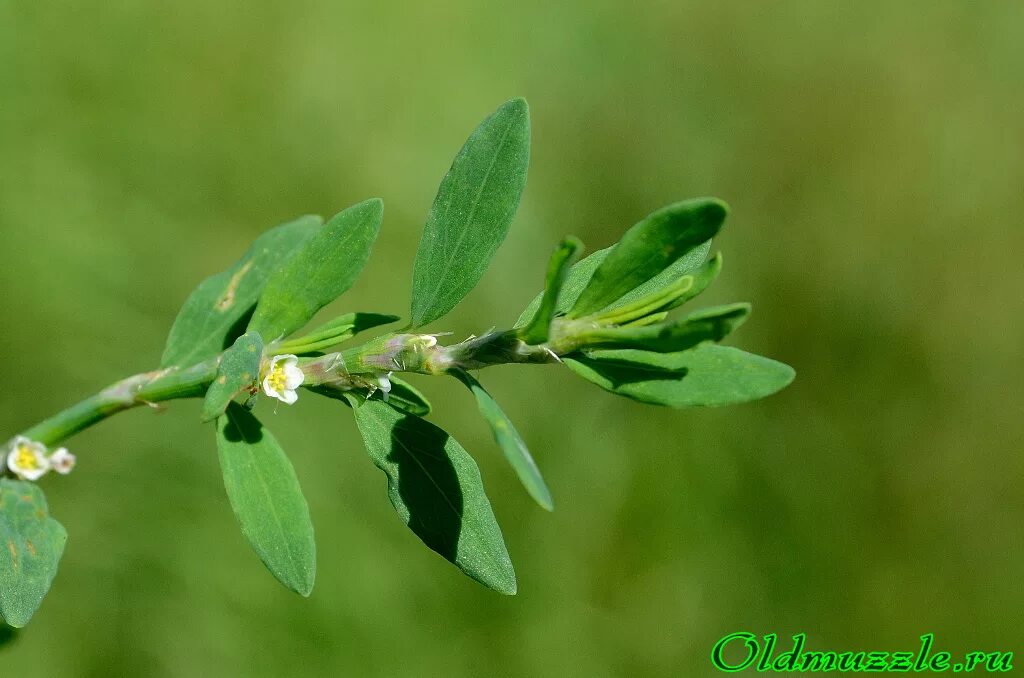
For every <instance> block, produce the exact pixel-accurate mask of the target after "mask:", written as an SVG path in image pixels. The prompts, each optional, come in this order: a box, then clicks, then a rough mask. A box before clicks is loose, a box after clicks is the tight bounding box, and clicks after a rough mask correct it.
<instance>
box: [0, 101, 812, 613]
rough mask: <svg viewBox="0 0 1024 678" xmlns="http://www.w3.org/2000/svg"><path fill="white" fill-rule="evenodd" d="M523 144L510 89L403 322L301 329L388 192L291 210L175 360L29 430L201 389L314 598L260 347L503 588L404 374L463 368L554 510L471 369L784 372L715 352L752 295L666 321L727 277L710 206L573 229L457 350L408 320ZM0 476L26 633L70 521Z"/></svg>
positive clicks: (257, 537) (782, 377) (663, 382)
mask: <svg viewBox="0 0 1024 678" xmlns="http://www.w3.org/2000/svg"><path fill="white" fill-rule="evenodd" d="M529 154H530V120H529V111H528V108H527V105H526V102H525V101H523V100H521V99H515V100H512V101H509V102H507V103H506V104H504V105H502V106H501V107H500V108H498V110H497V111H495V112H494V113H493V114H492V115H491V116H490V117H488V118H487V119H486V120H484V122H483V123H481V124H480V126H479V127H478V128H477V129H476V131H474V132H473V134H472V135H471V136H470V137H469V139H468V141H466V144H465V145H464V146H463V148H462V150H461V151H460V152H459V154H458V155H457V156H456V158H455V161H454V162H453V164H452V167H451V170H450V171H449V172H448V174H447V175H446V176H445V178H444V180H443V181H442V183H441V186H440V189H439V190H438V194H437V197H436V199H435V201H434V204H433V206H432V208H431V211H430V215H429V217H428V220H427V224H426V227H425V228H424V232H423V237H422V240H421V241H420V246H419V250H418V251H417V254H416V261H415V264H414V270H413V290H412V318H411V323H410V325H409V326H407V327H406V328H405V329H404V330H400V331H398V332H387V333H384V334H382V335H380V336H377V337H373V338H371V339H369V340H368V341H366V342H364V343H363V344H361V345H359V346H355V347H349V348H343V349H339V350H337V351H336V352H334V353H324V351H325V350H327V349H330V348H331V347H334V346H336V345H338V344H341V343H342V342H345V341H347V340H348V339H351V338H352V337H354V336H355V335H356V334H358V333H360V332H363V331H367V330H370V329H373V328H377V327H380V326H382V325H386V324H389V323H392V322H394V321H396V320H397V318H396V317H395V316H391V315H384V314H378V313H347V314H344V315H341V316H338V317H336V318H334V319H332V320H330V321H328V322H327V323H325V324H323V325H320V326H319V327H316V328H315V329H313V330H312V331H311V332H309V333H308V334H305V335H303V336H292V335H293V334H294V333H295V332H297V331H298V330H300V329H301V328H303V327H304V326H306V325H307V324H308V323H309V322H310V321H311V320H312V319H313V317H314V316H315V315H316V314H317V313H318V312H319V311H320V310H321V309H322V308H323V307H324V306H326V305H327V304H329V303H331V302H332V301H334V300H335V299H337V298H338V297H339V296H340V295H341V294H343V293H344V292H345V291H346V290H348V289H349V287H350V286H351V285H352V284H353V283H354V282H355V280H356V278H357V277H358V276H359V274H360V273H361V271H362V269H363V267H364V265H365V264H366V262H367V260H368V259H369V255H370V251H371V248H372V247H373V244H374V242H375V241H376V239H377V235H378V232H379V230H380V225H381V220H382V217H383V203H382V202H381V201H380V200H377V199H373V200H367V201H364V202H361V203H358V204H356V205H354V206H352V207H350V208H348V209H346V210H344V211H343V212H341V213H339V214H337V215H336V216H335V217H333V218H332V219H331V220H330V221H329V222H328V223H327V224H326V225H324V226H323V227H321V226H320V220H319V219H318V218H315V217H303V218H301V219H298V220H296V221H293V222H290V223H288V224H284V225H281V226H278V227H277V228H274V229H272V230H271V231H269V232H268V233H267V234H265V235H263V236H261V237H260V238H259V239H257V241H256V242H255V243H254V244H253V246H252V248H251V249H250V250H249V252H248V253H247V254H246V256H245V257H243V258H242V260H240V261H239V262H237V263H236V264H235V265H234V266H233V267H232V268H231V269H229V270H227V271H225V272H224V273H221V274H219V275H217V276H214V277H212V278H210V279H208V280H207V281H205V282H204V283H203V284H201V285H200V286H199V288H198V289H197V290H196V291H195V292H194V293H193V295H192V296H191V297H190V298H189V300H188V301H187V302H186V304H185V307H184V308H183V309H182V311H181V313H180V314H179V316H178V319H177V320H176V322H175V324H174V327H173V329H172V331H171V335H170V338H169V339H168V343H167V349H166V351H165V356H164V365H165V366H168V367H171V368H172V369H169V370H166V371H163V372H159V373H144V374H141V375H136V376H135V377H130V378H128V379H126V380H123V381H121V382H118V383H117V384H115V385H114V386H112V387H110V388H108V389H106V390H104V391H103V392H101V393H100V394H99V395H97V396H95V397H94V398H92V399H89V400H86V401H84V402H83V403H80V404H79V405H77V406H75V407H72V408H70V409H69V410H67V411H65V412H64V413H62V414H60V415H58V416H57V417H55V418H54V419H52V420H48V421H46V422H43V423H42V424H40V425H39V426H37V427H36V428H35V429H33V431H34V432H37V433H40V437H43V438H45V439H46V440H48V441H50V440H51V439H52V440H56V439H59V438H62V437H65V436H66V434H67V433H68V432H75V431H77V430H81V429H83V428H85V427H87V426H89V425H91V424H92V423H95V422H96V421H99V420H100V419H102V418H103V417H105V416H109V415H110V414H112V413H114V412H117V411H121V410H123V409H127V408H129V407H132V406H135V405H139V404H143V403H151V402H160V401H163V400H170V399H173V398H179V397H195V396H196V395H200V394H205V398H204V402H203V406H202V412H201V418H202V420H203V421H212V420H215V419H216V420H217V449H218V455H219V459H220V465H221V470H222V472H223V476H224V486H225V489H226V491H227V495H228V499H229V501H230V503H231V506H232V509H233V510H234V513H235V515H236V517H237V518H238V522H239V524H240V525H241V528H242V533H243V534H244V535H245V537H246V539H248V540H249V543H250V544H251V545H252V548H253V550H255V552H256V554H257V555H258V556H259V558H260V559H261V560H262V561H263V563H264V564H265V565H266V566H267V568H268V569H269V570H270V571H271V573H273V575H274V576H275V577H276V578H277V579H278V580H279V581H280V582H281V583H282V584H284V585H285V586H286V587H288V588H289V589H291V590H292V591H295V592H296V593H299V594H301V595H302V596H308V595H309V594H310V592H311V591H312V589H313V584H314V579H315V573H316V544H315V541H314V534H313V525H312V521H311V519H310V514H309V508H308V506H307V503H306V500H305V498H304V497H303V494H302V490H301V489H300V487H299V482H298V479H297V478H296V475H295V470H294V469H293V467H292V465H291V463H290V462H289V460H288V458H287V457H286V456H285V454H284V452H283V451H282V449H281V447H280V446H279V445H278V443H277V441H276V440H275V439H274V437H273V436H272V435H271V434H270V432H269V431H268V430H266V429H265V428H264V427H263V425H262V424H261V423H260V422H259V420H257V419H256V417H255V416H254V415H253V414H251V412H250V407H249V406H250V405H253V404H254V403H255V399H256V398H257V397H259V388H258V386H259V377H260V371H261V368H262V367H263V365H264V360H265V359H275V360H278V361H279V360H280V359H281V358H282V357H285V358H284V359H285V362H284V363H282V364H283V365H286V370H285V372H284V375H285V377H286V379H285V382H286V384H287V387H286V388H283V390H282V389H278V390H279V392H278V393H277V395H276V396H275V397H279V398H280V399H282V400H284V401H285V402H287V403H289V404H291V403H294V402H296V400H297V398H298V394H297V393H296V392H295V389H297V388H298V387H299V385H300V384H301V385H302V386H303V387H305V389H307V390H308V391H311V392H313V393H316V394H319V395H322V396H326V397H329V398H333V399H336V400H341V401H342V402H344V403H345V404H346V405H348V406H349V407H350V408H351V410H352V411H353V412H354V416H355V421H356V424H357V426H358V428H359V431H360V434H361V436H362V439H363V442H364V444H365V447H366V449H367V452H368V453H369V456H370V459H371V460H372V461H373V463H374V464H375V465H376V466H377V467H378V468H379V469H380V470H381V471H383V472H384V474H385V476H386V477H387V484H388V497H389V499H390V500H391V503H392V505H393V506H394V508H395V510H396V511H397V512H398V514H399V517H400V518H401V519H402V521H403V522H404V523H405V524H406V525H407V526H408V527H409V528H410V529H411V530H412V531H413V532H414V533H415V534H416V535H417V536H418V537H419V538H420V539H421V540H422V541H423V542H424V543H425V544H426V545H427V546H428V547H429V548H431V549H432V550H434V551H436V552H437V553H439V554H440V555H442V556H443V557H445V558H446V559H448V560H449V561H451V562H452V563H454V564H455V565H456V566H457V567H459V568H460V569H461V570H462V571H463V572H464V573H466V574H467V575H469V576H470V577H472V578H473V579H475V580H477V581H479V582H481V583H482V584H484V585H485V586H488V587H490V588H492V589H494V590H495V591H498V592H500V593H503V594H509V595H511V594H514V593H515V592H516V577H515V572H514V570H513V567H512V563H511V561H510V559H509V555H508V551H507V549H506V546H505V543H504V540H503V537H502V533H501V529H500V528H499V527H498V524H497V521H496V520H495V516H494V513H493V511H492V509H491V505H490V502H489V500H488V498H487V495H486V494H485V492H484V487H483V481H482V479H481V477H480V471H479V469H478V468H477V465H476V462H475V461H474V460H473V458H472V457H471V456H470V455H469V453H468V452H467V451H466V450H465V449H464V448H463V447H462V446H461V445H460V444H459V443H458V442H457V441H456V440H455V439H454V438H452V437H451V436H449V435H448V434H447V433H446V432H445V431H443V430H442V429H440V428H438V427H437V426H435V425H434V424H432V423H430V422H428V421H426V420H425V419H423V417H425V416H427V415H428V414H430V412H431V406H430V403H429V401H428V400H427V398H426V396H424V395H423V394H422V393H421V392H420V391H419V390H418V389H416V388H415V387H413V386H412V385H411V384H409V383H407V382H406V381H404V380H402V379H401V378H400V377H398V376H396V373H406V372H408V373H419V374H424V375H432V376H436V375H443V374H449V375H452V376H454V377H456V378H457V379H459V380H460V381H461V382H462V383H463V384H464V385H465V386H466V387H467V388H468V389H469V390H470V392H471V393H472V394H473V396H474V398H475V400H476V406H477V409H478V410H479V413H480V415H481V416H482V417H483V418H484V420H485V421H486V422H487V423H488V425H489V426H490V428H491V431H492V433H493V435H494V439H495V441H496V443H497V444H498V446H499V447H500V448H501V450H502V453H503V454H504V456H505V458H506V459H507V460H508V462H509V464H510V465H511V466H512V468H513V470H514V471H515V473H516V475H517V476H518V478H519V480H520V482H521V483H522V484H523V486H524V487H525V488H526V490H527V492H528V493H529V494H530V496H531V497H532V498H533V499H534V500H535V501H536V502H537V503H538V504H539V505H540V506H541V507H543V508H544V509H547V510H549V511H550V510H552V508H553V500H552V497H551V492H550V491H549V489H548V487H547V485H546V483H545V482H544V479H543V478H542V476H541V473H540V471H539V469H538V468H537V464H536V463H535V462H534V460H533V457H532V456H531V454H530V452H529V450H528V449H527V446H526V443H525V442H524V441H523V438H522V436H521V435H520V434H519V432H518V431H517V430H516V428H515V426H514V425H513V424H512V422H511V421H510V420H509V418H508V417H507V416H506V415H505V413H504V411H502V409H501V407H500V406H499V405H498V404H497V402H496V401H495V400H494V398H492V397H491V395H490V394H489V393H488V392H487V391H486V390H485V389H484V388H483V386H482V385H481V384H480V382H479V381H478V380H477V379H476V378H475V377H474V376H471V374H470V373H469V371H470V370H476V369H481V368H483V367H487V366H490V365H500V364H509V363H559V362H562V363H564V364H565V365H566V366H568V368H569V369H570V370H572V371H573V372H574V373H576V374H577V375H579V376H581V377H582V378H584V379H586V380H587V381H590V382H592V383H594V384H597V385H598V386H600V387H601V388H603V389H605V390H608V391H610V392H612V393H615V394H617V395H622V396H624V397H628V398H632V399H634V400H638V401H642V402H648V403H653V404H659V405H666V406H670V407H688V406H698V405H722V404H729V403H737V402H744V401H747V400H752V399H755V398H760V397H764V396H766V395H769V394H771V393H774V392H775V391H777V390H779V389H780V388H782V387H784V386H785V385H786V384H788V383H789V382H790V381H791V380H792V378H793V371H792V369H791V368H789V367H787V366H785V365H782V364H781V363H777V362H775V361H772V360H769V359H767V358H761V357H759V356H754V355H751V354H748V353H744V352H743V351H740V350H738V349H733V348H725V347H721V346H717V345H715V343H714V342H718V341H721V340H722V339H723V338H724V337H726V336H727V335H728V334H729V333H730V332H731V331H733V330H734V329H736V328H737V327H738V326H739V325H740V324H742V323H743V321H744V320H745V319H746V317H747V315H748V314H749V312H750V307H749V305H747V304H730V305H726V306H718V307H714V308H709V309H704V310H700V311H695V312H691V313H689V314H688V315H686V316H685V317H682V318H675V319H670V318H669V317H668V314H669V312H670V311H672V310H673V309H675V308H677V307H678V306H680V305H681V304H683V303H685V302H687V301H689V300H691V299H693V298H694V297H696V296H697V295H699V294H700V293H701V292H703V291H704V290H705V289H706V288H707V287H708V286H709V285H710V284H711V282H713V281H714V280H715V278H716V277H717V275H718V274H719V271H720V270H721V256H720V255H715V256H714V257H712V258H711V259H709V260H707V261H705V259H706V257H707V255H708V252H709V251H710V240H711V238H712V237H713V236H714V235H715V234H717V233H718V230H719V229H720V227H721V225H722V223H723V220H724V219H725V216H726V207H725V205H724V203H722V202H721V201H718V200H716V199H713V198H702V199H697V200H689V201H684V202H678V203H675V204H672V205H669V206H667V207H664V208H662V209H660V210H657V211H655V212H653V213H652V214H650V215H648V216H647V217H645V218H644V219H642V220H641V221H640V222H639V223H637V224H636V225H635V226H633V227H632V228H630V229H629V230H627V231H626V232H625V234H624V235H623V236H622V238H621V240H620V241H619V242H618V243H617V244H615V245H613V246H612V247H609V248H607V249H604V250H600V251H598V252H595V253H594V254H592V255H590V256H589V257H587V258H585V259H583V260H582V261H579V262H576V259H577V256H578V255H579V253H580V252H581V251H582V249H583V245H582V243H580V242H579V241H578V240H576V239H575V238H572V237H567V238H566V239H565V240H563V241H562V243H561V244H560V245H559V247H558V248H557V249H556V251H555V252H554V254H553V255H552V257H551V259H550V262H549V265H548V269H547V275H546V278H545V287H544V290H543V292H542V293H541V294H540V295H538V296H537V297H536V298H535V299H534V300H533V301H532V302H531V303H530V305H529V306H528V307H527V309H526V310H525V311H524V312H523V314H522V315H521V316H520V318H519V320H518V321H517V322H516V326H515V327H514V328H513V329H511V330H504V331H503V330H491V331H487V332H484V333H483V334H482V335H480V336H475V335H474V336H471V337H470V338H469V339H467V340H465V341H463V342H460V343H456V344H452V345H449V346H444V345H440V344H438V337H439V336H443V335H432V334H431V335H428V334H417V333H412V332H410V331H409V330H410V328H419V327H421V326H423V325H425V324H427V323H429V322H432V321H434V320H436V319H438V318H440V317H441V316H443V315H444V314H446V313H448V312H449V311H450V310H451V309H452V308H454V306H455V305H456V304H457V303H458V302H459V301H460V300H461V299H462V298H463V297H464V296H465V295H466V294H467V293H468V292H469V291H470V290H471V289H472V288H473V287H474V286H475V285H476V283H477V282H478V281H479V279H480V277H481V276H482V275H483V273H484V271H485V269H486V268H487V266H488V265H489V263H490V261H491V258H492V257H493V255H494V253H495V251H496V249H497V248H498V246H499V245H500V244H501V242H502V241H503V240H504V238H505V235H506V233H507V231H508V228H509V225H510V224H511V221H512V218H513V215H514V214H515V211H516V208H517V206H518V204H519V199H520V196H521V194H522V191H523V188H524V186H525V183H526V173H527V166H528V163H529ZM250 311H251V312H252V313H251V318H248V316H249V315H250ZM247 318H248V330H247V331H246V332H245V333H244V334H243V333H242V330H241V327H242V325H243V324H244V323H245V321H246V320H247ZM265 341H266V345H264V342H265ZM293 355H294V356H299V355H301V356H303V357H302V359H301V360H300V359H298V358H295V357H291V356H293ZM286 356H287V357H286ZM268 395H274V394H273V393H268ZM242 396H247V397H246V398H244V399H243V398H242ZM240 400H242V401H243V402H244V404H242V403H240V402H239V401H240ZM3 483H4V485H3V488H4V494H3V495H2V497H3V499H2V503H0V508H2V509H3V512H2V513H0V537H4V538H6V540H7V544H8V548H7V549H6V550H5V549H4V548H3V543H0V584H3V587H2V589H0V611H2V613H3V614H4V616H5V617H7V619H8V621H9V622H10V623H11V624H15V625H17V624H22V623H24V622H25V621H27V620H28V618H29V617H30V616H31V614H32V612H33V611H34V610H35V608H36V607H37V606H38V604H39V601H40V600H41V598H42V596H43V594H44V593H45V592H46V589H47V588H48V587H49V584H50V581H51V580H52V578H53V575H54V573H55V571H56V566H57V561H58V560H59V558H60V553H61V550H62V548H63V543H64V531H63V528H61V527H60V525H59V524H57V523H56V522H55V521H53V520H51V519H49V518H48V517H47V515H46V506H45V501H44V500H43V498H42V494H41V492H39V490H38V488H35V487H34V486H32V485H28V484H26V483H21V482H15V481H7V480H4V481H3Z"/></svg>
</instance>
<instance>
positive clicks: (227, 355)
mask: <svg viewBox="0 0 1024 678" xmlns="http://www.w3.org/2000/svg"><path fill="white" fill-rule="evenodd" d="M262 360H263V339H261V338H260V335H259V333H258V332H248V333H246V334H243V335H242V336H240V337H239V338H238V340H237V341H235V343H234V345H233V346H232V347H231V348H229V349H228V350H227V351H225V352H224V355H223V356H222V357H221V359H220V365H218V366H217V377H216V378H215V379H214V380H213V383H212V384H210V388H209V389H208V390H207V391H206V399H205V400H204V401H203V411H202V415H201V419H202V421H203V422H208V421H213V420H214V419H216V418H217V417H219V416H221V415H222V414H224V411H225V410H226V409H227V407H228V403H230V402H231V401H232V400H234V398H235V397H236V396H238V395H239V394H241V393H242V392H243V391H246V390H248V389H249V388H250V387H251V386H252V385H253V383H254V382H255V381H256V380H257V379H258V378H259V376H260V363H261V361H262Z"/></svg>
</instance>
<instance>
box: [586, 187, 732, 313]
mask: <svg viewBox="0 0 1024 678" xmlns="http://www.w3.org/2000/svg"><path fill="white" fill-rule="evenodd" d="M726 213H727V208H726V206H725V203H723V202H721V201H720V200H715V199H713V198H698V199H695V200H686V201H683V202H678V203H675V204H673V205H669V206H667V207H663V208H661V209H660V210H658V211H656V212H654V213H652V214H650V215H648V216H647V217H645V218H644V219H643V220H642V221H640V222H639V223H638V224H636V225H635V226H633V227H632V228H630V229H629V230H628V231H626V233H625V234H624V235H623V236H622V239H621V240H619V242H618V244H616V245H615V246H614V247H613V248H612V251H611V252H609V253H608V256H607V257H605V259H604V261H602V262H601V264H600V266H598V267H597V270H595V271H594V275H593V276H592V277H591V279H590V282H589V283H588V284H587V286H586V288H585V289H584V290H583V293H582V294H580V296H579V299H577V300H576V303H575V304H573V307H572V308H571V309H570V310H569V316H570V317H576V318H578V317H581V316H585V315H590V314H592V313H596V312H597V311H600V310H601V309H603V308H605V307H607V306H609V305H610V304H612V303H613V302H615V301H617V300H619V299H620V298H622V296H623V295H625V294H627V293H628V292H630V291H632V290H634V289H636V288H637V287H639V286H640V285H642V284H643V283H645V282H647V281H649V280H650V279H651V278H653V277H654V276H656V275H658V274H659V273H661V272H662V271H664V270H665V269H666V268H668V267H669V266H671V265H672V264H673V263H674V262H675V261H677V260H678V259H679V258H680V257H682V256H684V255H686V254H688V253H689V252H691V251H693V250H694V249H696V248H697V247H699V246H700V245H702V244H703V243H705V242H706V241H708V240H710V239H711V238H712V237H714V235H715V234H716V233H718V230H719V229H720V228H721V227H722V222H723V221H724V220H725V215H726ZM643 293H644V292H642V293H641V295H640V296H642V294H643Z"/></svg>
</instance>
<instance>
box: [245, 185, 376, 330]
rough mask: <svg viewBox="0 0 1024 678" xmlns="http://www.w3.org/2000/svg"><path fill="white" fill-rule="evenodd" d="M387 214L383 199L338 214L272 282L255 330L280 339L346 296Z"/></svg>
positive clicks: (258, 311) (254, 319)
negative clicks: (342, 296) (340, 297)
mask: <svg viewBox="0 0 1024 678" xmlns="http://www.w3.org/2000/svg"><path fill="white" fill-rule="evenodd" d="M383 216H384V203H383V202H382V201H381V200H379V199H377V198H374V199H371V200H366V201H364V202H361V203H359V204H357V205H353V206H352V207H349V208H348V209H347V210H345V211H343V212H341V213H339V214H337V215H335V216H334V217H333V218H332V219H331V220H330V221H328V222H327V224H326V225H325V226H324V227H323V228H321V229H320V230H319V231H318V232H317V234H316V235H314V236H313V237H312V238H310V239H309V240H307V241H306V243H305V244H304V245H303V246H302V248H301V249H300V250H298V251H297V252H296V253H295V256H294V257H292V258H291V259H290V260H289V261H288V263H287V264H286V265H285V266H283V267H282V268H281V269H280V270H278V271H277V272H276V273H274V275H273V276H271V278H270V280H268V281H267V286H266V289H265V290H264V291H263V296H262V297H260V302H259V304H258V305H257V306H256V312H255V313H254V314H253V317H252V320H251V321H250V322H249V330H250V331H253V330H255V331H256V332H259V333H260V335H261V336H263V337H264V339H266V340H267V341H277V340H278V339H280V338H282V337H286V336H288V335H289V334H291V333H292V332H295V331H296V330H298V329H300V328H302V326H303V325H305V324H306V323H307V322H309V321H310V320H311V319H312V318H313V316H314V315H316V313H317V311H319V310H320V309H321V308H323V307H324V306H326V305H327V304H329V303H331V302H332V301H334V300H335V299H337V298H338V297H339V296H341V294H342V293H343V292H345V291H346V290H347V289H348V288H349V287H351V286H352V283H354V282H355V281H356V278H358V277H359V274H360V273H361V272H362V270H363V266H365V265H366V261H367V259H369V257H370V249H371V248H372V247H373V243H374V241H375V240H376V239H377V233H378V231H379V230H380V221H381V218H382V217H383Z"/></svg>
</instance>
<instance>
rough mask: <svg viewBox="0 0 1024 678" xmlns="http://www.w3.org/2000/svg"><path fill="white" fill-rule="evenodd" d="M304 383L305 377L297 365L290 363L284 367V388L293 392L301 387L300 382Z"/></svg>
mask: <svg viewBox="0 0 1024 678" xmlns="http://www.w3.org/2000/svg"><path fill="white" fill-rule="evenodd" d="M304 381H306V375H305V374H304V373H303V372H302V369H301V368H299V366H298V365H292V364H290V363H288V364H285V366H284V385H285V388H287V389H289V390H292V391H294V390H295V389H297V388H298V387H300V386H302V382H304Z"/></svg>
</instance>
